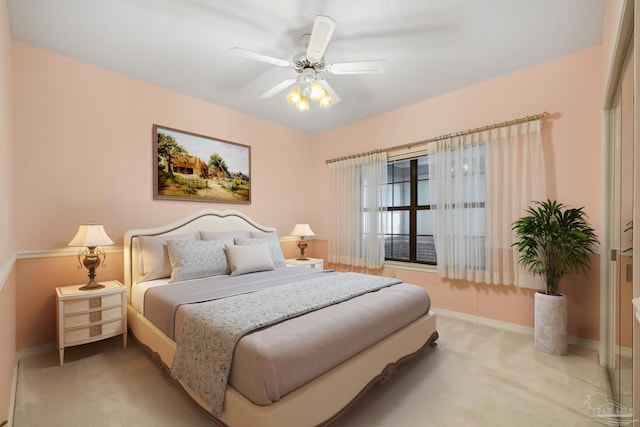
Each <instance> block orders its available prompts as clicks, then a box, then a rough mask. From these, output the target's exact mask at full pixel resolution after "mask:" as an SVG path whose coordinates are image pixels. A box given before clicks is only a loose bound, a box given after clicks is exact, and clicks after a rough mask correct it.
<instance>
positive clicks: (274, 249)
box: [234, 233, 287, 268]
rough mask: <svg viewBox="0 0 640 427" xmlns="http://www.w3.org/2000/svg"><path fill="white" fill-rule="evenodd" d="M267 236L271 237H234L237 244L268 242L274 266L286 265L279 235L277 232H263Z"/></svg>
mask: <svg viewBox="0 0 640 427" xmlns="http://www.w3.org/2000/svg"><path fill="white" fill-rule="evenodd" d="M262 234H263V235H265V236H270V237H262V238H250V239H243V238H236V239H234V241H235V244H236V245H241V246H245V245H259V244H261V243H266V244H267V246H268V247H269V254H270V255H271V259H272V260H273V266H274V267H275V268H280V267H286V266H287V263H286V262H285V260H284V255H283V254H282V248H281V247H280V240H278V235H277V234H276V233H262Z"/></svg>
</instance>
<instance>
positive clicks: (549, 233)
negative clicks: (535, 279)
mask: <svg viewBox="0 0 640 427" xmlns="http://www.w3.org/2000/svg"><path fill="white" fill-rule="evenodd" d="M535 204H536V205H537V206H534V207H529V208H528V209H527V213H528V215H527V216H524V217H522V218H520V219H518V220H517V221H515V222H514V223H513V227H512V228H513V230H514V231H515V234H516V238H517V240H516V242H515V243H513V246H515V247H516V248H517V250H518V252H519V253H520V257H519V258H518V262H519V263H520V265H521V266H523V267H524V268H526V269H528V270H529V271H530V272H532V273H533V274H534V275H540V276H543V277H544V278H545V281H546V291H545V293H546V294H548V295H558V282H559V281H560V278H562V276H564V275H565V274H568V273H570V272H572V271H573V272H576V273H580V272H581V271H582V272H587V271H588V270H589V269H590V261H591V260H590V257H589V256H590V255H592V254H595V246H596V245H597V244H598V238H597V236H596V234H595V231H594V229H593V228H591V227H590V226H589V224H588V223H587V220H586V218H587V215H586V214H585V212H584V207H581V208H567V207H566V206H565V205H563V204H562V203H558V202H556V201H554V200H546V201H544V202H540V201H538V202H535Z"/></svg>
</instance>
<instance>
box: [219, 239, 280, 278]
mask: <svg viewBox="0 0 640 427" xmlns="http://www.w3.org/2000/svg"><path fill="white" fill-rule="evenodd" d="M225 251H226V252H227V258H228V259H229V266H230V267H231V275H232V276H237V275H239V274H246V273H255V272H257V271H267V270H273V261H272V260H271V254H270V253H269V245H267V244H266V243H262V244H258V245H244V246H234V245H226V246H225Z"/></svg>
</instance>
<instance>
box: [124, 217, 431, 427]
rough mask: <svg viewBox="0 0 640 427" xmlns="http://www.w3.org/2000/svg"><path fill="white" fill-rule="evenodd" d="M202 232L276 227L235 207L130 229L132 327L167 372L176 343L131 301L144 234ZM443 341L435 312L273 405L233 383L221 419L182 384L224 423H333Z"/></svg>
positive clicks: (127, 274) (127, 257) (281, 426)
mask: <svg viewBox="0 0 640 427" xmlns="http://www.w3.org/2000/svg"><path fill="white" fill-rule="evenodd" d="M200 230H210V231H235V230H249V231H263V232H270V231H275V229H274V228H272V227H265V226H261V225H259V224H257V223H256V222H254V221H253V220H251V219H250V218H248V217H247V216H246V215H244V214H243V213H241V212H238V211H235V210H227V211H215V210H202V211H199V212H196V213H194V214H192V215H189V216H187V217H185V218H183V219H181V220H179V221H177V222H174V223H171V224H167V225H164V226H160V227H156V228H148V229H137V230H130V231H127V232H126V233H125V236H124V270H125V271H124V279H125V285H126V286H127V290H128V291H129V292H128V293H127V295H128V297H127V298H128V299H129V304H128V309H127V313H128V315H127V319H128V325H129V328H130V329H131V332H132V334H133V336H134V337H135V339H136V340H137V341H138V342H139V343H140V344H141V345H142V347H143V348H145V349H146V350H148V351H149V352H150V353H151V354H152V356H153V358H154V359H155V360H156V362H157V363H158V364H159V365H160V366H161V367H162V368H163V369H165V370H166V371H167V372H170V366H171V363H172V361H173V355H174V353H175V350H176V343H175V342H174V341H173V340H171V339H170V338H169V337H167V336H166V335H165V334H164V333H163V332H162V331H160V330H159V329H158V328H157V327H156V326H154V325H153V324H152V323H151V322H149V321H148V320H147V319H146V318H145V317H144V316H143V315H142V314H141V313H140V312H139V311H138V310H136V309H135V308H134V307H133V306H132V305H131V302H130V295H131V292H130V291H131V285H132V284H133V283H135V282H136V280H137V279H138V278H139V277H140V273H139V245H138V238H139V237H140V236H159V235H177V234H184V233H189V232H195V231H200ZM437 339H438V332H437V331H436V316H435V314H434V313H432V312H429V313H427V314H425V315H424V316H422V317H421V318H419V319H417V320H416V321H414V322H413V323H411V324H409V325H407V326H406V327H404V328H402V329H401V330H399V331H397V332H395V333H394V334H392V335H390V336H388V337H387V338H385V339H383V340H382V341H380V342H378V343H376V344H374V345H373V346H371V347H369V348H367V349H366V350H364V351H363V352H361V353H359V354H357V355H356V356H354V357H352V358H351V359H349V360H347V361H346V362H344V363H342V364H340V365H339V366H336V367H335V368H333V369H331V370H330V371H328V372H327V373H325V374H323V375H322V376H320V377H318V378H316V379H315V380H313V381H311V382H309V383H307V384H305V385H304V386H302V387H301V388H299V389H297V390H295V391H293V392H291V393H289V394H288V395H286V396H285V397H284V398H282V399H281V400H279V401H278V402H276V403H274V404H272V405H268V406H259V405H255V404H254V403H252V402H251V401H249V400H248V399H246V398H244V397H243V396H242V395H241V394H240V393H238V392H237V391H236V390H235V389H234V388H233V387H231V386H228V387H227V391H226V395H225V404H224V410H223V412H222V414H221V416H220V418H214V417H213V415H211V411H209V410H208V409H207V408H206V406H205V405H204V404H203V402H201V401H200V400H199V399H198V397H197V396H195V395H194V394H192V393H191V392H190V390H189V389H188V388H187V387H186V386H184V385H183V384H181V383H180V382H176V383H177V384H178V385H179V386H180V388H182V389H183V390H184V391H185V392H186V393H187V395H188V396H190V397H191V399H193V400H194V402H195V403H196V404H198V406H199V407H200V408H201V409H203V410H204V412H205V413H207V414H208V415H209V416H210V417H211V418H212V419H213V420H215V421H216V422H217V423H218V424H219V425H221V426H230V427H236V426H238V427H241V426H252V427H299V426H300V425H301V421H304V422H305V423H306V424H308V425H314V426H315V425H323V426H327V425H330V424H332V423H334V422H335V421H336V420H337V419H338V418H339V417H340V416H341V415H343V414H345V413H346V412H347V411H348V410H349V409H350V408H351V407H352V406H354V405H355V404H356V402H357V401H358V400H359V399H360V398H361V397H362V396H364V394H366V392H367V391H368V390H369V389H371V388H372V387H373V386H374V385H375V384H377V383H384V382H386V381H388V380H389V379H390V378H391V377H392V376H393V374H394V373H395V371H396V367H397V365H398V364H399V363H402V362H403V361H405V360H408V359H410V358H411V357H413V356H416V355H418V354H419V353H420V352H422V350H424V349H425V348H426V347H428V346H435V345H436V342H435V341H436V340H437Z"/></svg>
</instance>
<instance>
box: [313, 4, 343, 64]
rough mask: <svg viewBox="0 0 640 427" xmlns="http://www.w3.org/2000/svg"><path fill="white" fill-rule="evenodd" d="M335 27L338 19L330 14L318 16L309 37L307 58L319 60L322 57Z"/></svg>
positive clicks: (314, 60)
mask: <svg viewBox="0 0 640 427" xmlns="http://www.w3.org/2000/svg"><path fill="white" fill-rule="evenodd" d="M335 29H336V21H334V20H333V19H331V18H329V17H328V16H322V15H318V16H316V19H315V20H314V21H313V29H312V30H311V37H310V38H309V46H307V58H308V59H309V61H311V62H318V61H320V60H321V59H322V56H323V55H324V51H325V50H326V49H327V45H328V44H329V40H331V36H332V35H333V31H334V30H335Z"/></svg>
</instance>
